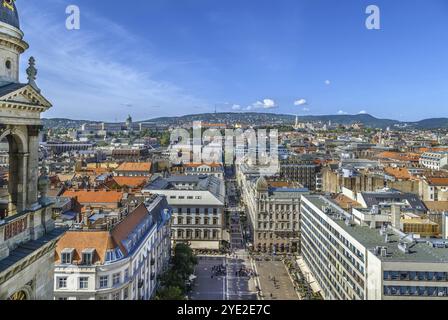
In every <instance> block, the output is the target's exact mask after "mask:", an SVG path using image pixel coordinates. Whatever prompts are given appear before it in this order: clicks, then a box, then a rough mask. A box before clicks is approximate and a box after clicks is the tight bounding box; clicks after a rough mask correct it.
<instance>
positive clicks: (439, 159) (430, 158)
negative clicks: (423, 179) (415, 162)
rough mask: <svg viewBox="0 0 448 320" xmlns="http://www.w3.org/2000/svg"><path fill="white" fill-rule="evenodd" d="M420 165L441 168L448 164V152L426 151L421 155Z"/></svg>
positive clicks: (434, 168)
mask: <svg viewBox="0 0 448 320" xmlns="http://www.w3.org/2000/svg"><path fill="white" fill-rule="evenodd" d="M419 162H420V165H421V166H423V167H425V168H429V169H432V170H440V169H443V168H444V167H446V166H447V165H448V152H425V153H423V154H422V155H421V157H420V161H419Z"/></svg>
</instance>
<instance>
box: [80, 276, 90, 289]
mask: <svg viewBox="0 0 448 320" xmlns="http://www.w3.org/2000/svg"><path fill="white" fill-rule="evenodd" d="M88 288H89V278H87V277H81V278H79V289H88Z"/></svg>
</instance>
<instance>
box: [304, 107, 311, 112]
mask: <svg viewBox="0 0 448 320" xmlns="http://www.w3.org/2000/svg"><path fill="white" fill-rule="evenodd" d="M302 111H303V112H308V111H310V109H309V108H303V109H302Z"/></svg>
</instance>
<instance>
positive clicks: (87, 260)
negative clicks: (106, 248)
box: [82, 249, 95, 266]
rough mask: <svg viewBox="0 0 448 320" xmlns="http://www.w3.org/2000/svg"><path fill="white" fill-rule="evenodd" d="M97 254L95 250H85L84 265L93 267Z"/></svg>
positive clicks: (83, 253) (83, 252)
mask: <svg viewBox="0 0 448 320" xmlns="http://www.w3.org/2000/svg"><path fill="white" fill-rule="evenodd" d="M94 253H95V249H85V250H83V251H82V264H83V265H87V266H89V265H92V264H93V255H94Z"/></svg>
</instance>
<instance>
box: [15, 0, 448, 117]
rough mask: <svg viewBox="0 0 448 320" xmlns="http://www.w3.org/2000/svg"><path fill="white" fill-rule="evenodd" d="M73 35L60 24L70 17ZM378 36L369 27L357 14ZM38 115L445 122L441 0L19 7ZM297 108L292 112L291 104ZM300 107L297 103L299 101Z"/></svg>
mask: <svg viewBox="0 0 448 320" xmlns="http://www.w3.org/2000/svg"><path fill="white" fill-rule="evenodd" d="M69 4H76V5H78V6H79V8H80V10H81V29H80V30H71V31H70V30H67V29H66V28H65V19H66V17H67V15H66V14H65V8H66V7H67V6H68V5H69ZM370 4H375V5H377V6H379V8H380V9H381V30H367V29H366V28H365V20H366V18H367V14H365V10H366V7H367V6H368V5H370ZM17 6H18V9H19V14H20V18H21V26H22V29H23V31H24V32H25V39H26V41H27V42H28V43H29V44H30V49H29V50H28V51H27V52H26V53H25V54H24V59H22V81H25V80H26V79H25V72H24V69H25V68H26V60H27V58H28V57H29V56H30V55H33V56H35V58H36V60H37V67H38V69H39V74H38V81H37V83H38V85H39V86H40V87H41V88H42V92H43V93H44V94H45V95H46V96H47V97H48V98H49V100H51V101H52V102H53V104H54V108H53V109H52V110H51V111H49V112H47V113H46V114H45V115H44V116H45V117H70V118H74V119H92V120H107V121H115V120H119V121H122V120H124V119H125V118H126V116H127V114H131V115H132V116H133V117H134V119H138V120H143V119H149V118H153V117H158V116H172V115H182V114H190V113H199V112H213V111H214V110H215V108H216V109H217V111H218V112H232V111H237V112H247V111H249V110H250V111H255V112H275V113H287V114H298V115H306V114H313V115H316V114H337V113H341V114H342V113H349V114H357V113H360V112H367V113H370V114H372V115H374V116H377V117H384V118H393V119H401V120H407V121H409V120H419V119H422V118H428V117H442V116H448V112H447V110H448V107H447V106H448V103H447V102H448V78H447V77H448V62H447V61H448V2H447V1H446V0H408V1H402V0H384V1H383V0H381V1H380V0H371V1H363V0H343V1H332V0H245V1H241V0H225V1H216V0H136V1H118V0H95V1H91V0H90V1H89V0H39V1H30V0H28V1H25V0H18V1H17ZM295 102H296V103H295ZM295 104H296V105H295Z"/></svg>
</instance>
